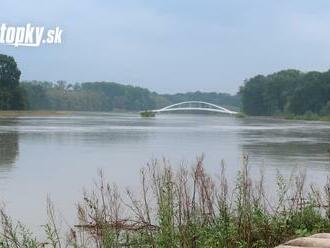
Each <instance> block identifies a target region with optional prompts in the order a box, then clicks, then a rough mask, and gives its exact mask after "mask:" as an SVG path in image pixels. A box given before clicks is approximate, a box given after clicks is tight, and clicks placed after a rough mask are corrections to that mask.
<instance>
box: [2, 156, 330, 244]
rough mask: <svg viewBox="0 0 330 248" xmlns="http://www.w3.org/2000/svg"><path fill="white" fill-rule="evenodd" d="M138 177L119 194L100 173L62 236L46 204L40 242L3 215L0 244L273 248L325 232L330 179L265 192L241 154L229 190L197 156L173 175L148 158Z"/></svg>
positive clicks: (284, 183) (329, 226)
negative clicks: (136, 186)
mask: <svg viewBox="0 0 330 248" xmlns="http://www.w3.org/2000/svg"><path fill="white" fill-rule="evenodd" d="M140 176H141V185H140V187H139V191H138V192H132V191H130V190H127V191H126V192H125V193H124V194H121V193H120V192H119V190H118V188H117V187H116V186H115V185H112V184H109V183H107V182H106V180H105V178H104V176H103V174H102V172H100V174H99V181H98V183H97V184H96V185H95V187H94V188H93V190H91V191H88V192H87V191H86V192H85V193H84V196H83V199H82V200H81V202H80V203H79V204H78V207H77V225H75V226H74V227H72V228H71V229H70V230H69V232H68V234H67V235H62V232H61V231H60V230H59V229H58V227H57V224H56V219H57V218H56V216H55V212H54V207H53V205H52V203H51V202H50V201H48V216H49V222H48V223H47V224H46V225H45V226H44V231H45V234H46V240H45V241H44V242H41V241H39V240H37V239H36V238H35V237H34V236H33V234H32V233H31V232H29V231H28V230H27V229H26V228H25V227H24V226H23V225H22V224H20V223H13V221H12V220H11V219H10V218H9V217H8V216H7V215H6V214H5V212H4V211H1V212H0V214H1V215H0V218H1V228H0V247H5V248H7V247H17V248H18V247H59V248H62V247H86V248H87V247H187V248H188V247H228V248H230V247H233V248H234V247H235V248H237V247H242V248H243V247H251V248H252V247H274V246H276V245H278V244H280V243H282V242H284V241H286V240H288V239H290V238H293V237H296V236H305V235H308V234H310V233H314V232H324V231H327V232H329V231H330V221H329V218H330V180H328V181H327V183H326V184H325V185H324V186H323V188H320V189H317V188H316V187H315V186H313V185H310V186H308V185H306V182H305V175H304V173H298V174H296V175H295V176H293V177H292V178H291V179H290V180H287V179H285V178H284V177H283V176H281V175H278V176H277V178H276V182H277V189H276V190H273V191H272V192H271V194H267V193H266V190H265V187H264V178H263V176H262V175H261V176H260V178H259V179H254V180H252V179H251V177H250V173H249V168H248V157H247V156H244V158H243V162H242V168H241V170H240V171H239V172H238V175H237V178H236V181H235V182H234V183H233V186H230V185H229V183H228V181H227V177H226V175H225V166H224V165H222V166H221V169H220V176H219V177H211V176H209V175H208V174H207V173H206V172H205V170H204V167H203V158H199V159H198V160H197V162H196V165H195V166H194V167H193V168H186V167H181V168H179V169H177V170H173V169H172V168H171V166H170V165H169V164H168V162H167V161H165V160H163V161H162V162H161V163H159V162H158V161H153V162H152V163H151V164H149V165H147V166H146V167H145V168H143V169H142V170H141V175H140ZM275 195H276V196H275Z"/></svg>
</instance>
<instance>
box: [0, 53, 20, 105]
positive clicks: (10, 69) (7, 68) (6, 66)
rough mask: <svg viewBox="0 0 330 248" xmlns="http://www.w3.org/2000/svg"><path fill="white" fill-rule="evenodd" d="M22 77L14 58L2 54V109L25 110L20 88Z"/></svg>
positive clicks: (0, 78) (0, 94)
mask: <svg viewBox="0 0 330 248" xmlns="http://www.w3.org/2000/svg"><path fill="white" fill-rule="evenodd" d="M20 76H21V72H20V70H19V69H18V68H17V64H16V62H15V60H14V58H13V57H10V56H6V55H2V54H0V109H2V110H9V109H13V110H18V109H22V108H24V99H23V94H22V90H21V88H20V87H19V79H20Z"/></svg>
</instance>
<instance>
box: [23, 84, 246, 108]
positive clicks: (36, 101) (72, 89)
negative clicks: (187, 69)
mask: <svg viewBox="0 0 330 248" xmlns="http://www.w3.org/2000/svg"><path fill="white" fill-rule="evenodd" d="M21 88H22V89H23V91H24V92H25V95H26V100H27V106H28V108H29V109H31V110H75V111H113V110H119V111H121V110H125V111H138V110H147V109H156V108H161V107H165V106H167V105H169V104H173V103H177V102H181V101H190V100H199V101H207V102H211V103H215V104H219V105H222V106H236V108H239V104H240V100H239V97H238V96H231V95H229V94H223V93H202V92H194V93H186V94H175V95H168V94H166V95H160V94H157V93H155V92H151V91H149V90H148V89H144V88H140V87H134V86H130V85H122V84H118V83H112V82H88V83H81V84H80V83H76V84H73V85H72V84H67V83H66V82H64V81H58V82H56V83H52V82H38V81H30V82H22V83H21Z"/></svg>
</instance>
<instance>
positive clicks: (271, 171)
mask: <svg viewBox="0 0 330 248" xmlns="http://www.w3.org/2000/svg"><path fill="white" fill-rule="evenodd" d="M329 143H330V123H322V122H303V121H285V120H262V119H250V118H244V119H237V118H233V117H228V116H219V115H214V116H213V115H159V116H157V117H156V118H140V117H139V116H138V115H137V114H102V113H82V114H76V115H74V116H65V117H58V116H57V117H33V118H32V117H24V118H16V119H0V156H1V157H0V179H1V181H0V195H1V197H2V198H1V199H2V200H5V201H6V203H7V206H8V209H9V211H10V212H11V213H12V214H13V215H14V216H15V217H17V218H18V219H22V220H23V221H26V222H27V223H28V224H32V225H33V224H35V225H36V226H38V225H40V224H43V219H42V216H44V215H43V213H44V206H45V204H44V203H45V199H46V197H47V195H48V194H50V196H51V197H52V199H53V200H54V202H55V203H56V206H57V207H58V208H59V209H60V210H61V213H62V214H63V215H64V216H65V217H66V218H68V219H70V217H69V216H72V213H73V212H74V203H75V202H76V201H77V200H78V199H80V196H81V192H82V188H83V187H84V186H89V185H91V184H92V182H93V179H95V175H96V172H97V170H98V169H103V171H104V174H105V176H106V177H107V178H109V179H110V180H111V181H115V182H117V183H118V184H119V185H122V186H134V185H136V184H137V183H138V181H139V178H138V174H139V170H140V169H141V167H142V166H144V165H145V164H146V163H147V162H148V161H150V160H151V159H153V158H162V157H165V158H167V159H168V160H170V161H171V164H172V165H173V166H176V165H178V164H180V163H181V162H185V164H187V165H191V164H193V163H194V161H195V158H196V156H198V155H201V154H202V153H204V154H205V156H206V157H205V166H206V169H207V171H208V172H210V173H212V174H215V175H217V174H218V173H219V168H220V161H221V160H222V159H224V161H225V163H226V165H227V175H228V176H229V177H231V178H232V177H234V176H235V175H236V172H237V170H238V169H239V168H240V156H241V154H242V153H248V154H249V158H250V167H251V170H252V171H253V172H254V171H258V170H259V169H261V168H263V169H264V171H265V172H266V174H267V175H266V176H268V178H273V177H274V175H275V174H276V173H277V169H280V170H281V171H282V172H284V173H289V172H291V171H292V169H293V168H294V167H295V166H297V165H298V166H302V167H304V168H306V170H307V171H308V172H310V174H311V178H312V179H313V180H314V179H315V180H316V181H321V180H320V179H321V178H324V176H325V175H326V174H327V173H328V172H329V171H330V170H329V168H330V162H329V153H328V151H327V150H328V149H329ZM4 168H5V169H4ZM9 168H10V169H9ZM325 172H326V173H325ZM27 213H29V214H27ZM36 220H38V221H37V222H36Z"/></svg>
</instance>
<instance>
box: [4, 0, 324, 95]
mask: <svg viewBox="0 0 330 248" xmlns="http://www.w3.org/2000/svg"><path fill="white" fill-rule="evenodd" d="M0 23H6V24H7V25H26V24H27V23H32V24H33V25H36V26H46V27H49V28H52V27H55V26H59V27H61V28H62V29H63V44H61V45H52V46H51V45H45V46H42V47H41V48H23V47H19V48H14V47H9V46H5V45H0V53H4V54H9V55H12V56H14V57H15V58H16V60H17V62H18V64H19V67H20V69H21V71H22V79H23V80H33V79H35V80H49V81H56V80H66V81H68V82H85V81H115V82H119V83H125V84H133V85H138V86H142V87H147V88H149V89H151V90H155V91H157V92H161V93H164V92H166V93H174V92H185V91H195V90H201V91H217V92H229V93H236V91H237V90H238V88H239V86H240V85H241V84H242V83H243V81H244V79H247V78H249V77H252V76H254V75H256V74H266V73H271V72H274V71H278V70H281V69H287V68H296V69H300V70H303V71H308V70H321V71H324V70H328V69H329V68H330V1H329V0H317V1H310V0H267V1H265V0H227V1H222V0H214V1H211V0H200V1H193V0H157V1H156V0H153V1H151V0H150V1H145V0H140V1H127V0H117V1H112V0H93V1H92V0H90V1H87V0H79V1H78V0H76V1H73V0H56V1H44V0H39V1H37V0H29V1H22V0H1V4H0Z"/></svg>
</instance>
